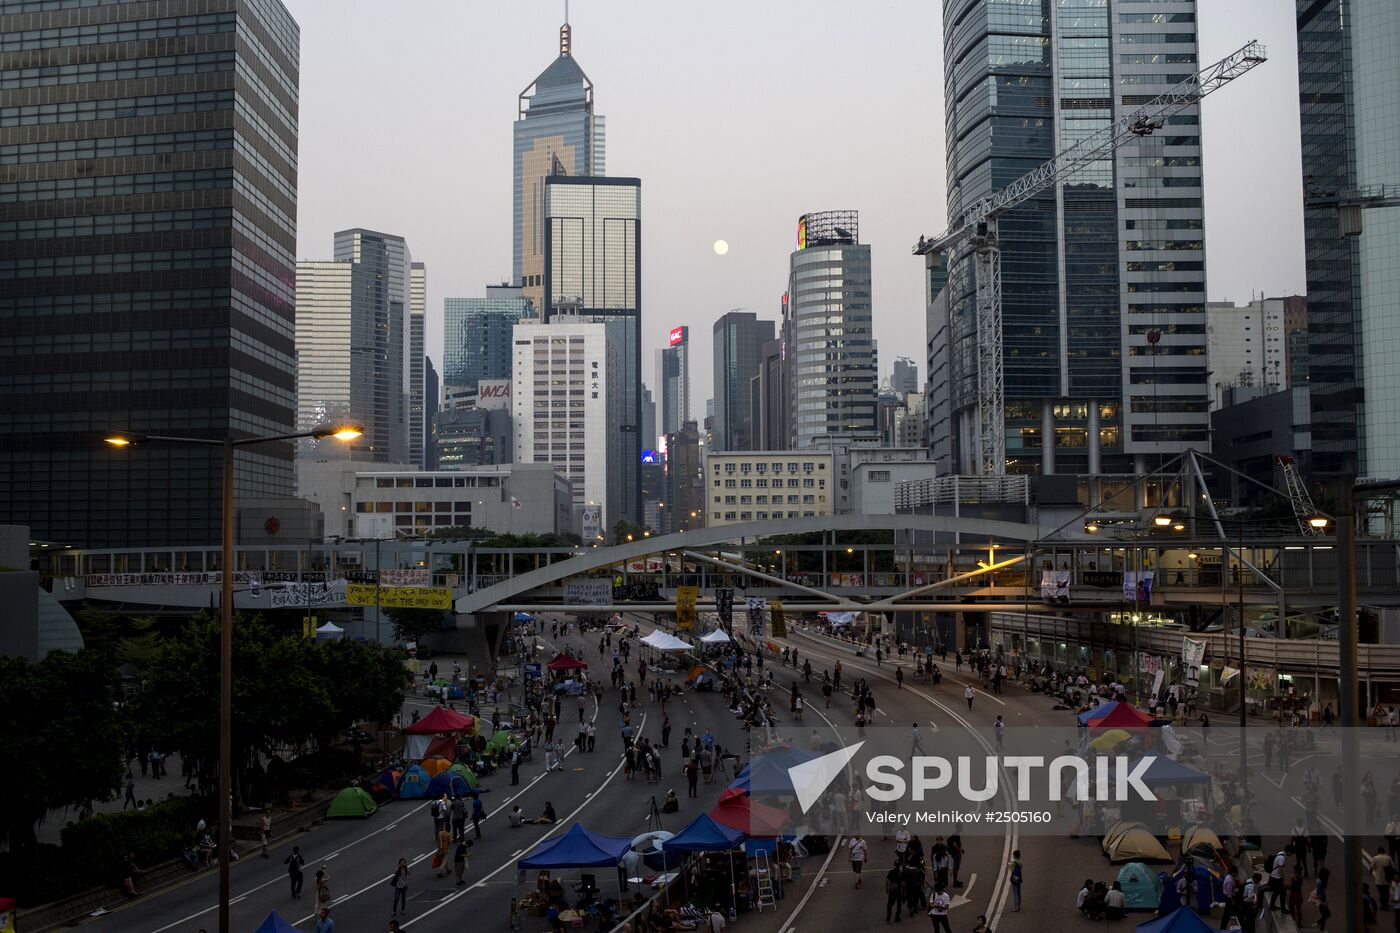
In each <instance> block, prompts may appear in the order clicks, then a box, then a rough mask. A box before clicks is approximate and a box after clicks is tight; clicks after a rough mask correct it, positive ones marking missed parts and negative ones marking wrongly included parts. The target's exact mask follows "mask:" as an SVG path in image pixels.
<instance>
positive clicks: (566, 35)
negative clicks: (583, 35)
mask: <svg viewBox="0 0 1400 933" xmlns="http://www.w3.org/2000/svg"><path fill="white" fill-rule="evenodd" d="M572 44H573V43H572V32H571V30H570V29H569V0H564V25H562V26H560V27H559V57H560V58H568V57H569V56H570V55H571V54H572V51H571V49H570V46H571V45H572Z"/></svg>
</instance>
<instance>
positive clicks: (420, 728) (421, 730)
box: [403, 706, 476, 735]
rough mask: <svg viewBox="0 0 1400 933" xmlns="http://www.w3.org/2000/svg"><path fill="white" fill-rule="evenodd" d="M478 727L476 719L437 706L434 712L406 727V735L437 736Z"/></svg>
mask: <svg viewBox="0 0 1400 933" xmlns="http://www.w3.org/2000/svg"><path fill="white" fill-rule="evenodd" d="M475 726H476V719H475V717H472V716H467V715H464V714H462V713H459V712H457V711H456V710H451V709H448V708H447V707H445V706H437V707H434V708H433V711H432V712H431V713H429V714H428V715H426V716H424V717H423V718H422V719H420V720H418V721H417V722H415V723H414V724H413V725H411V726H405V727H404V730H403V732H404V735H436V734H437V733H439V732H466V731H467V730H469V729H472V728H474V727H475Z"/></svg>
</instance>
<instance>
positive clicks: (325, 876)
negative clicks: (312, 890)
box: [316, 865, 331, 910]
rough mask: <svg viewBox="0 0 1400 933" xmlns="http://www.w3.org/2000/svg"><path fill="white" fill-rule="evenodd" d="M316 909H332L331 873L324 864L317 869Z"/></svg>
mask: <svg viewBox="0 0 1400 933" xmlns="http://www.w3.org/2000/svg"><path fill="white" fill-rule="evenodd" d="M316 909H317V910H330V909H331V873H330V872H329V871H327V870H326V866H324V865H322V866H321V867H320V868H318V869H316Z"/></svg>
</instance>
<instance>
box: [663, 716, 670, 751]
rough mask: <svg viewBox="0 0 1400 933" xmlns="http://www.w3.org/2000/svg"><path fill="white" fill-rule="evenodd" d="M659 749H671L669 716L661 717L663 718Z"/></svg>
mask: <svg viewBox="0 0 1400 933" xmlns="http://www.w3.org/2000/svg"><path fill="white" fill-rule="evenodd" d="M661 747H662V748H670V747H671V717H670V716H663V717H662V718H661Z"/></svg>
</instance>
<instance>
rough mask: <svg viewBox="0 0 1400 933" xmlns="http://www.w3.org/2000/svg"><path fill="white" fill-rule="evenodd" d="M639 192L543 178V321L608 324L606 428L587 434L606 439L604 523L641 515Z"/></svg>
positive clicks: (621, 183)
mask: <svg viewBox="0 0 1400 933" xmlns="http://www.w3.org/2000/svg"><path fill="white" fill-rule="evenodd" d="M641 193H642V183H641V182H640V181H639V180H638V179H636V178H609V177H601V176H595V177H578V178H576V177H572V176H566V175H550V176H548V177H547V178H545V212H544V218H545V224H546V226H547V231H548V235H547V237H546V240H545V266H544V269H545V272H544V296H545V300H544V320H545V323H550V322H552V321H554V320H556V319H557V318H560V317H576V318H578V319H579V320H582V321H597V322H599V323H601V324H603V325H604V327H605V328H606V329H607V347H608V354H609V366H608V384H607V389H606V393H605V397H606V399H607V403H608V420H607V429H606V435H604V434H595V435H592V436H591V437H590V438H589V440H590V441H594V442H595V443H596V440H595V439H596V438H599V437H603V436H606V439H607V440H606V443H607V447H608V451H609V453H608V476H607V481H608V485H609V491H608V496H607V501H608V508H606V509H604V512H603V516H604V519H605V521H606V527H607V528H611V527H612V526H613V525H614V524H615V523H616V522H617V521H618V520H620V519H625V520H627V521H630V522H640V521H641V516H642V494H641V466H642V460H641V458H642V447H643V445H642V436H641V435H642V357H641V345H640V340H641V320H642V306H641V293H642V268H641V248H642V231H641V209H642V204H641V197H642V194H641ZM516 339H517V340H519V337H518V336H517V338H516ZM523 431H524V426H523V425H520V424H519V422H517V432H523Z"/></svg>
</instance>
